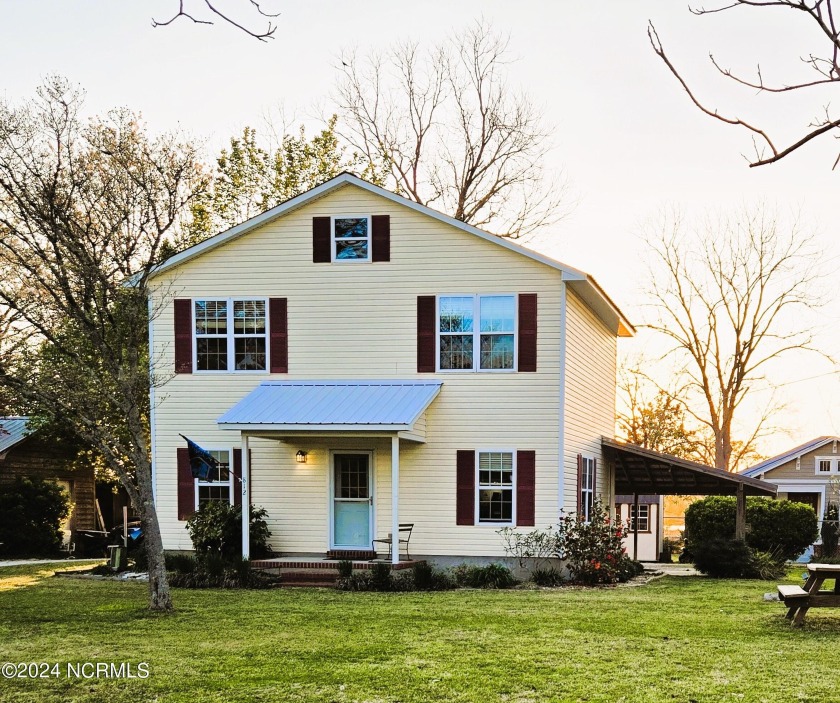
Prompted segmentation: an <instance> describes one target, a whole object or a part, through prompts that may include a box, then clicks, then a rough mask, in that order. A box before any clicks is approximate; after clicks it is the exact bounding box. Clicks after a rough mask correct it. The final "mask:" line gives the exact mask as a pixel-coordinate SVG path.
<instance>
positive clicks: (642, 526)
mask: <svg viewBox="0 0 840 703" xmlns="http://www.w3.org/2000/svg"><path fill="white" fill-rule="evenodd" d="M638 507H639V519H638V526H639V530H638V531H639V532H650V506H649V505H640V506H638ZM636 523H637V521H636V505H635V504H634V503H631V504H630V530H631V531H633V530H635V529H636Z"/></svg>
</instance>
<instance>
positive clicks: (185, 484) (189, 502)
mask: <svg viewBox="0 0 840 703" xmlns="http://www.w3.org/2000/svg"><path fill="white" fill-rule="evenodd" d="M194 512H195V479H194V478H193V475H192V470H191V469H190V450H189V449H187V448H186V447H178V519H179V520H187V519H189V517H190V516H191V515H192V514H193V513H194Z"/></svg>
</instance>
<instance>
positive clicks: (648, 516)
mask: <svg viewBox="0 0 840 703" xmlns="http://www.w3.org/2000/svg"><path fill="white" fill-rule="evenodd" d="M628 505H629V506H630V507H629V508H628V509H627V514H628V515H629V516H630V517H629V522H630V532H633V507H634V506H635V504H634V503H629V504H628ZM642 508H646V509H647V517H646V518H645V520H646V521H647V528H646V529H644V530H643V529H642V528H641V527H640V528H639V530H638V531H639V533H641V534H648V533H649V532H650V531H651V527H650V516H651V510H650V505H649V504H648V503H639V511H640V512H641V509H642Z"/></svg>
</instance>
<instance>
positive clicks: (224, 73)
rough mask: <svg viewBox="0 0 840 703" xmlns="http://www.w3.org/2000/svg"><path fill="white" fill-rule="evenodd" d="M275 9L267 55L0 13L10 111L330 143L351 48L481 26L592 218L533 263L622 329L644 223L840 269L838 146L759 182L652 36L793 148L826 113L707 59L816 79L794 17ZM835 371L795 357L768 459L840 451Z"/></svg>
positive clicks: (86, 16)
mask: <svg viewBox="0 0 840 703" xmlns="http://www.w3.org/2000/svg"><path fill="white" fill-rule="evenodd" d="M187 4H188V6H189V2H188V3H187ZM224 4H225V5H229V6H240V7H241V8H243V11H242V12H241V13H240V14H239V16H240V17H241V18H242V19H243V21H244V20H245V19H246V18H252V17H253V16H252V15H251V14H250V13H249V12H248V10H247V7H246V6H248V5H249V3H248V2H247V0H227V2H225V3H224ZM264 4H265V6H266V7H269V6H270V7H272V8H276V9H277V10H279V11H280V12H281V15H280V17H279V18H278V29H277V32H276V35H275V39H274V40H273V41H270V42H268V43H260V42H257V41H256V40H254V39H251V38H249V37H247V36H245V35H244V34H241V33H239V32H237V31H236V30H234V29H232V28H228V27H226V26H222V25H220V24H219V25H216V26H213V27H205V26H199V25H193V24H191V23H190V22H188V21H186V20H184V19H183V18H182V19H180V20H178V22H176V23H175V24H173V25H172V26H170V27H166V28H158V29H153V28H152V27H151V17H152V16H155V17H157V18H166V16H167V14H171V12H172V11H173V10H174V8H175V7H176V6H177V2H176V0H121V1H120V2H115V1H114V0H28V1H27V2H20V1H18V0H0V76H2V79H0V94H2V95H3V96H4V97H5V98H7V99H10V100H13V101H16V100H19V99H23V98H26V97H29V96H31V95H33V93H34V90H35V87H36V86H37V85H38V83H39V82H40V81H41V79H42V78H43V76H45V75H47V74H50V73H60V74H62V75H64V76H66V77H68V78H69V79H71V80H72V81H74V82H77V83H79V84H81V86H82V87H83V88H85V90H86V91H87V96H88V99H87V105H88V108H89V110H90V112H91V113H95V112H101V111H104V110H106V109H108V108H110V107H115V106H123V105H124V106H128V107H130V108H132V109H134V110H137V111H140V112H142V114H143V116H144V117H145V119H146V120H147V122H148V124H149V126H150V128H151V129H152V130H153V131H155V130H165V129H170V128H173V127H176V126H180V127H181V128H182V129H184V130H187V131H188V132H189V133H191V134H193V135H195V136H196V137H199V138H203V139H207V140H208V141H207V143H208V158H209V157H212V156H213V155H214V153H215V152H216V151H217V149H218V147H219V146H220V145H221V144H223V143H224V142H225V141H226V140H227V139H228V137H230V136H231V135H233V134H234V133H236V132H239V131H240V130H241V128H242V127H243V126H244V125H257V126H259V125H260V124H261V120H262V119H263V117H264V115H265V114H266V113H267V112H270V111H273V110H276V109H278V108H279V107H282V108H283V110H284V111H285V113H286V115H294V116H296V117H297V121H305V122H306V123H307V124H308V125H309V126H310V127H315V126H317V123H316V122H315V121H314V118H315V117H316V116H317V115H320V114H323V112H324V108H325V106H327V109H329V108H328V96H329V94H330V92H331V90H332V88H333V86H334V82H335V78H336V75H337V74H336V70H335V64H336V61H337V58H336V57H337V54H338V53H339V51H340V50H341V49H342V48H347V47H352V46H357V47H359V49H360V51H361V52H365V51H366V50H368V49H371V50H376V49H383V48H385V47H387V46H388V45H389V44H392V43H393V42H395V41H401V40H405V39H414V40H418V41H420V42H434V41H437V40H440V39H442V38H443V37H445V36H446V35H447V34H448V33H449V32H452V31H455V30H457V28H459V27H464V26H466V25H467V24H469V23H470V22H472V21H473V20H475V19H476V18H479V17H483V18H484V19H486V20H487V21H489V22H490V23H492V25H493V26H494V27H495V28H497V29H499V30H501V31H505V32H509V33H510V42H511V50H512V53H513V55H514V56H516V57H517V58H518V61H517V62H516V63H514V64H513V65H512V66H511V67H510V77H511V83H512V84H514V85H518V86H521V87H522V88H523V89H524V90H525V91H526V92H527V93H528V94H529V95H530V96H531V98H532V99H533V100H534V101H535V102H536V103H538V104H539V105H541V106H542V107H543V109H544V113H545V118H546V122H547V123H548V124H551V125H553V126H554V127H555V134H554V139H553V141H554V144H555V145H556V146H555V149H554V151H553V152H552V154H551V157H550V162H549V166H550V167H552V168H554V169H558V170H559V169H562V170H563V171H564V172H565V174H566V176H567V177H568V179H569V180H570V182H571V185H572V188H573V191H574V193H575V197H576V198H577V200H578V204H577V207H576V208H575V210H574V212H573V214H572V215H571V216H570V217H569V218H567V219H566V220H564V221H563V222H562V223H560V224H559V225H557V226H556V227H555V228H553V231H552V232H551V233H550V235H546V236H545V237H542V238H541V239H540V241H538V242H536V243H535V244H534V246H535V247H536V248H539V249H540V250H541V251H544V252H545V253H547V254H549V255H551V256H554V257H555V258H558V259H560V260H562V261H564V262H566V263H568V264H570V265H572V266H575V267H577V268H581V269H584V270H585V271H588V272H590V273H591V274H593V275H594V276H595V277H596V278H597V279H598V281H599V282H600V283H601V285H602V286H603V287H604V288H605V289H606V290H607V292H608V293H609V294H610V296H611V297H612V298H613V299H614V300H615V301H616V302H617V303H618V304H619V306H620V307H621V308H622V309H623V311H624V313H625V315H626V316H627V317H628V318H629V319H630V320H631V321H632V322H634V323H641V322H643V321H644V317H645V313H644V310H643V308H642V304H643V302H644V299H643V296H642V294H641V290H642V287H643V285H644V277H645V273H646V271H645V268H644V266H643V265H642V262H643V260H644V258H645V247H644V245H643V243H642V241H641V240H640V237H639V235H640V232H641V231H642V227H643V225H644V223H645V222H647V221H650V220H651V219H652V218H655V217H656V215H657V213H659V212H660V211H661V210H662V209H663V208H666V207H675V206H676V207H681V208H683V209H684V210H685V211H686V212H687V213H689V215H691V214H697V215H699V214H700V213H702V212H703V211H704V210H705V209H707V208H711V209H714V210H727V209H731V208H734V207H738V206H742V205H744V204H747V205H749V204H751V203H755V202H757V201H759V200H763V201H765V202H766V203H768V204H770V205H771V206H774V207H776V208H778V210H779V211H780V212H782V213H787V212H791V211H798V212H800V213H801V216H802V219H803V220H804V222H805V223H806V224H807V228H808V229H809V230H812V231H814V233H815V234H816V235H817V237H818V242H819V246H820V248H821V250H822V251H824V252H825V254H824V261H825V274H826V278H825V281H826V288H827V290H828V291H829V292H830V290H831V280H832V279H833V278H834V277H836V274H837V269H838V261H839V260H838V251H837V247H836V244H835V242H836V241H837V239H838V237H837V234H838V227H837V222H836V217H834V215H835V212H834V210H835V206H836V203H837V202H838V182H840V172H838V171H840V169H838V171H834V172H832V170H831V166H832V164H833V163H834V159H835V158H836V156H837V151H838V148H840V144H838V142H836V141H835V140H832V139H831V138H828V139H822V140H817V141H816V142H814V143H812V144H811V145H810V146H808V147H806V148H805V149H802V150H800V152H798V153H796V154H794V155H792V156H791V157H788V158H787V159H785V160H783V161H782V162H780V163H779V164H776V165H772V166H765V167H761V168H758V169H750V168H748V167H747V164H746V161H745V160H744V158H743V157H742V156H741V154H742V153H747V152H749V151H750V140H749V137H748V135H747V133H746V132H744V131H742V130H739V129H737V128H735V127H728V126H726V125H723V124H721V123H719V122H717V121H715V120H712V119H711V118H708V117H705V116H703V115H701V114H700V113H699V112H698V111H697V110H696V108H694V107H693V106H692V105H691V104H690V103H689V101H688V98H687V96H686V95H685V94H684V93H683V92H682V90H681V89H680V88H679V86H678V84H677V83H676V81H675V80H674V79H673V77H672V76H671V75H670V74H669V73H668V72H667V70H666V68H665V66H664V65H663V64H662V63H661V61H660V60H659V59H658V58H657V57H656V56H655V55H654V54H653V52H652V50H651V49H650V46H649V44H648V39H647V35H646V25H647V21H648V20H649V19H650V20H653V22H654V23H655V24H656V27H657V29H658V30H659V34H660V37H661V38H662V41H663V43H664V44H665V47H666V49H667V50H668V51H669V53H670V54H671V57H672V60H674V61H675V62H676V63H678V64H679V66H680V67H681V68H683V69H684V70H685V73H686V74H687V75H688V76H689V78H690V80H691V81H692V87H693V88H695V89H696V92H697V93H698V94H699V95H700V96H701V97H702V98H703V99H705V100H706V102H708V103H712V104H714V105H715V106H717V107H719V108H720V109H721V111H722V112H729V113H732V114H738V115H739V116H743V117H745V118H750V119H752V120H753V121H755V122H758V123H760V124H761V126H765V125H766V127H767V129H768V130H770V131H771V132H775V133H778V134H779V135H780V137H779V141H780V142H786V141H794V140H795V139H796V138H798V136H799V132H800V131H801V129H802V126H803V125H806V124H807V123H808V121H809V120H810V119H811V118H812V117H813V116H815V115H818V114H819V112H820V109H821V106H822V105H823V104H824V103H825V102H826V101H827V100H826V99H825V93H822V94H820V93H819V92H813V93H809V94H807V95H797V96H791V95H788V96H782V97H778V96H756V95H752V94H750V93H744V92H740V91H735V90H733V89H732V87H731V86H728V85H727V83H726V81H725V79H723V78H722V77H720V76H719V75H718V74H717V73H716V72H715V71H714V69H713V68H712V67H711V65H710V64H709V63H708V58H707V57H708V54H709V52H710V51H713V52H714V53H715V56H716V57H717V58H718V59H719V60H720V62H721V63H723V64H724V65H727V66H731V67H733V68H739V69H742V70H744V71H749V70H751V69H753V68H754V66H755V64H756V63H757V62H759V61H760V62H761V64H762V69H763V72H764V75H765V77H768V78H770V77H776V76H777V77H778V78H779V82H784V81H790V80H793V79H795V78H796V77H797V76H799V77H801V76H803V75H805V76H806V77H807V75H808V74H807V71H806V69H805V68H804V67H801V66H800V65H799V63H798V57H799V56H802V55H806V54H807V53H808V52H810V51H817V50H819V49H820V48H821V44H820V40H819V37H818V36H817V35H816V32H815V30H814V29H812V28H811V27H810V26H809V25H808V24H807V23H806V22H805V21H804V19H802V18H799V17H797V16H795V15H794V13H793V12H791V11H782V10H777V11H768V10H754V9H748V8H740V9H739V10H737V11H732V12H729V13H722V14H717V15H711V16H706V17H695V16H692V15H691V14H690V13H689V12H688V10H687V8H686V4H685V3H684V2H675V1H674V0H605V1H604V2H598V3H594V2H588V3H583V2H579V1H574V2H573V1H571V0H552V1H547V0H546V1H544V2H534V1H530V2H529V1H522V0H519V1H518V2H510V1H509V0H505V1H498V0H459V1H458V2H453V1H452V0H446V1H439V0H427V1H423V0H420V1H418V2H414V3H410V4H409V3H401V2H393V0H390V1H383V0H365V1H364V2H354V1H352V0H344V1H341V2H339V1H338V0H331V1H316V0H307V1H306V2H291V1H283V0H274V2H270V1H269V0H266V2H265V3H264ZM707 4H708V3H707ZM196 11H197V12H198V10H196ZM254 21H255V22H256V21H257V20H256V19H255V18H254ZM814 319H815V320H817V321H818V322H819V323H820V324H821V326H822V329H821V330H820V332H819V337H818V344H819V345H820V346H821V347H822V348H823V349H825V351H826V352H827V353H829V354H832V355H834V356H838V352H837V349H838V341H840V334H838V333H837V332H836V329H837V327H838V325H840V296H829V303H828V305H827V306H826V307H825V308H823V309H822V310H821V311H820V312H819V314H815V315H814ZM647 345H648V337H647V335H646V334H645V333H644V332H642V333H641V334H640V335H639V336H638V338H637V339H636V340H633V341H631V342H629V343H625V342H623V341H622V343H621V350H622V351H626V352H633V351H634V350H637V349H640V348H644V347H646V346H647ZM834 371H835V366H834V365H833V364H831V363H830V362H828V361H826V360H824V359H821V358H819V357H817V356H807V357H804V358H803V357H801V356H800V357H790V358H789V360H788V363H786V364H784V365H782V366H777V367H776V368H774V369H773V376H772V378H771V379H770V381H771V382H772V383H773V384H775V385H780V384H784V385H781V387H780V388H779V389H778V391H777V392H778V395H779V397H780V398H781V399H782V400H783V401H785V402H787V410H786V412H785V415H784V416H782V417H780V418H777V421H778V422H779V424H781V425H783V426H785V427H787V428H788V429H789V431H790V435H789V436H784V435H780V436H777V437H775V438H774V439H773V440H771V441H768V442H767V443H765V445H764V447H763V449H764V450H765V451H766V452H767V453H775V452H777V451H782V450H784V449H786V448H787V447H789V446H792V445H793V444H795V443H799V442H801V441H804V440H806V439H810V438H811V437H814V436H817V435H823V434H840V382H838V381H839V380H840V375H836V374H833V373H832V372H834ZM826 374H828V375H826ZM814 376H818V378H814V379H812V380H810V381H804V380H802V379H806V378H811V377H814ZM767 396H769V390H761V389H759V393H757V394H756V396H755V400H756V402H759V403H760V402H763V401H762V400H761V399H762V398H764V397H767Z"/></svg>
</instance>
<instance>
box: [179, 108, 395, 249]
mask: <svg viewBox="0 0 840 703" xmlns="http://www.w3.org/2000/svg"><path fill="white" fill-rule="evenodd" d="M336 122H337V117H335V116H333V117H331V118H330V120H329V121H328V122H327V126H326V127H325V128H324V129H322V130H321V131H320V132H319V133H318V134H316V135H315V136H314V137H312V138H311V139H308V138H307V136H306V131H305V129H304V127H303V126H301V127H300V130H299V132H298V134H284V135H283V136H282V137H281V138H280V143H279V145H278V146H277V148H272V147H270V146H268V145H262V144H261V143H260V141H259V138H258V135H257V131H256V130H255V129H254V128H253V127H245V128H244V129H243V130H242V135H241V136H239V137H231V139H230V146H229V147H228V148H226V149H222V152H221V154H220V155H219V157H218V159H216V169H215V172H214V175H213V181H212V185H211V187H210V188H209V189H208V190H207V192H206V193H204V194H203V195H202V196H201V197H200V198H198V199H197V200H196V202H195V203H194V204H193V206H192V208H191V213H192V221H191V223H190V226H189V240H188V241H186V242H184V244H196V243H198V242H200V241H202V240H203V239H206V238H207V237H209V236H211V235H213V234H216V233H217V232H220V231H223V230H226V229H229V228H231V227H233V226H235V225H238V224H239V223H240V222H244V221H245V220H247V219H249V218H251V217H254V216H255V215H258V214H260V213H261V212H265V211H266V210H269V209H270V208H272V207H274V206H275V205H278V204H279V203H282V202H283V201H285V200H288V199H289V198H293V197H295V196H296V195H299V194H300V193H303V192H305V191H307V190H309V189H310V188H314V187H315V186H317V185H319V184H321V183H323V182H324V181H328V180H329V179H330V178H333V177H335V176H337V175H338V174H339V173H341V172H342V171H347V170H353V169H358V168H359V167H360V166H361V165H362V161H361V159H360V158H359V157H357V156H356V155H355V154H347V149H346V147H344V146H342V145H341V143H340V142H339V139H338V135H337V134H336ZM362 175H363V177H365V178H367V179H368V180H372V181H374V182H379V180H380V179H379V178H378V177H377V174H376V173H375V170H374V169H373V168H372V167H370V166H368V167H367V169H366V170H365V171H364V172H363V174H362Z"/></svg>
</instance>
